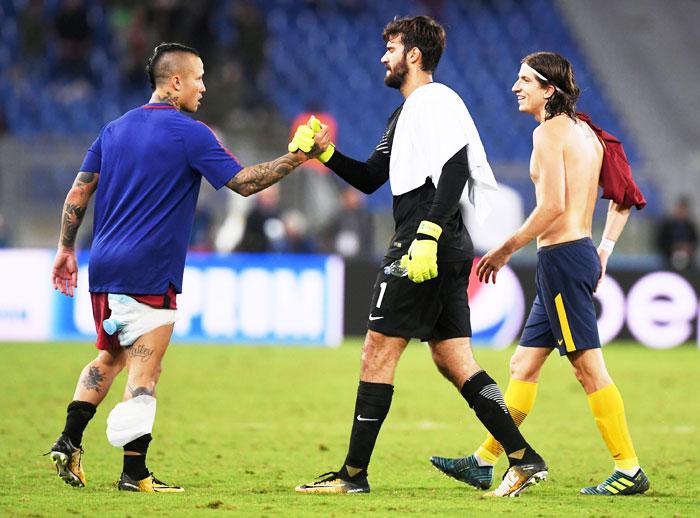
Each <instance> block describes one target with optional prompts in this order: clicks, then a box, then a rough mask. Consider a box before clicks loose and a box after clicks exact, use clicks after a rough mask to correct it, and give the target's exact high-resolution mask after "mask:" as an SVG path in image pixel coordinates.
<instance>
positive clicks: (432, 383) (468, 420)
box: [0, 340, 700, 517]
mask: <svg viewBox="0 0 700 518" xmlns="http://www.w3.org/2000/svg"><path fill="white" fill-rule="evenodd" d="M511 352H512V350H506V351H490V350H486V349H477V351H476V354H477V358H478V360H479V361H480V363H481V365H482V366H483V367H484V368H485V369H486V370H487V371H488V372H489V373H490V374H491V375H492V376H493V377H494V378H495V379H496V380H497V381H498V383H499V385H500V386H501V387H502V388H503V389H504V388H505V385H506V383H507V378H508V371H507V365H508V358H509V357H510V354H511ZM94 354H95V353H94V349H93V347H92V346H91V345H86V344H58V343H50V344H0V392H1V393H2V400H1V401H2V407H1V408H2V414H1V415H2V418H1V419H0V444H1V445H2V446H1V447H0V460H1V462H0V515H2V516H73V515H75V516H88V515H90V516H97V515H100V516H199V515H202V516H207V515H208V516H222V515H250V516H345V515H349V514H360V515H369V514H372V515H373V516H384V515H392V516H400V515H416V516H422V515H445V516H447V515H457V514H458V513H459V514H461V515H472V516H487V515H488V516H493V515H505V514H510V513H518V514H519V515H521V516H596V517H613V516H645V517H648V516H697V514H698V512H699V511H698V509H699V508H700V507H699V506H700V489H699V488H698V483H697V478H696V477H697V473H698V469H699V465H698V451H699V450H698V444H700V422H699V418H698V411H697V410H698V403H697V395H696V394H695V392H696V386H697V385H696V380H697V375H698V365H699V364H700V351H698V349H697V348H695V347H691V346H685V347H680V348H676V349H672V350H668V351H654V350H650V349H646V348H643V347H641V346H637V345H634V344H629V343H624V344H614V345H609V346H606V348H605V354H606V358H607V362H608V367H609V370H610V372H611V373H612V375H613V378H614V379H615V381H616V383H617V385H618V386H619V388H620V390H621V392H622V394H623V397H624V400H625V405H626V408H627V414H628V420H629V423H630V429H631V433H632V436H633V439H634V441H635V445H636V449H637V453H638V455H639V457H640V459H641V461H642V463H643V466H644V468H645V471H646V472H647V474H648V475H649V477H650V479H651V484H652V488H651V490H650V491H649V492H647V494H646V495H643V496H635V497H623V498H620V497H590V496H583V495H579V494H578V491H579V488H580V487H582V486H584V485H589V484H594V483H598V482H600V481H601V480H602V479H604V478H606V477H607V476H608V475H609V474H610V473H611V471H612V462H611V460H610V458H609V456H608V453H607V450H606V449H605V446H604V444H603V442H602V440H601V439H600V437H599V434H598V430H597V428H596V426H595V424H594V422H593V419H592V417H591V415H590V411H589V409H588V404H587V402H586V398H585V395H584V394H583V391H582V390H581V388H580V387H579V385H578V383H577V382H576V380H575V379H574V378H573V375H572V373H571V369H570V367H569V364H568V362H567V361H566V359H564V358H558V357H556V356H555V355H552V357H551V358H550V360H549V362H548V364H547V365H546V366H545V371H544V373H543V376H542V379H541V380H540V388H539V395H538V401H537V404H536V405H535V409H534V411H533V412H532V413H531V415H530V416H529V417H528V419H527V421H526V422H525V424H524V425H523V430H524V432H525V435H526V437H527V438H528V440H529V441H530V442H531V443H532V444H533V446H534V447H535V448H536V449H537V450H538V451H539V452H540V453H541V454H542V455H543V456H544V457H545V458H546V460H547V461H548V464H549V468H550V477H549V480H548V481H547V482H545V483H544V484H541V485H539V486H536V487H534V488H532V489H530V490H529V491H527V492H526V493H525V494H524V495H523V496H522V497H520V498H517V499H499V500H496V501H494V500H483V499H481V498H480V493H479V492H477V491H476V490H473V489H472V488H470V487H468V486H466V485H464V484H461V483H458V482H456V481H454V480H452V479H449V478H447V477H445V476H443V475H441V474H440V473H439V472H438V471H437V470H435V469H434V468H433V467H432V466H431V465H430V463H429V462H428V457H429V456H430V455H433V454H438V455H446V456H453V455H459V454H464V453H469V452H471V451H473V450H474V449H475V447H476V446H477V445H478V444H479V443H480V441H481V440H482V438H483V436H484V431H483V428H482V427H481V424H480V423H479V422H478V421H477V419H476V417H475V416H474V415H473V413H472V411H471V410H470V409H469V408H468V407H467V405H466V403H465V402H464V400H463V399H462V398H461V396H460V395H459V394H458V392H457V391H456V390H455V389H454V388H453V387H452V386H451V385H450V384H449V383H448V382H447V381H445V380H444V379H442V378H441V376H440V375H439V374H438V372H437V370H436V369H435V367H434V366H433V365H432V362H431V360H430V356H429V354H428V351H427V350H426V348H425V347H424V346H423V345H421V344H420V343H418V342H413V343H412V344H411V345H410V346H409V348H408V349H407V351H406V352H405V353H404V357H403V359H402V361H401V363H400V365H399V369H398V372H397V379H396V392H395V395H394V401H393V404H392V410H391V412H390V414H389V417H388V419H387V421H386V422H385V424H384V427H383V429H382V433H381V434H380V436H379V440H378V441H377V447H376V449H375V454H374V457H373V461H372V465H371V466H370V483H371V485H372V493H370V494H368V495H298V494H296V493H294V491H293V488H294V486H295V485H296V484H299V483H303V482H307V481H309V480H311V479H313V478H314V477H315V476H316V475H318V474H320V473H323V472H325V471H330V470H331V469H337V468H338V467H340V464H341V462H342V461H343V459H344V456H345V451H346V447H347V441H348V437H349V434H350V426H351V420H352V413H353V407H354V399H355V389H356V386H357V374H358V369H359V356H360V341H359V340H348V341H347V342H346V343H345V344H344V345H343V346H342V347H341V348H339V349H335V350H327V349H305V348H282V347H260V348H254V347H220V346H194V345H179V344H176V345H174V346H171V348H170V351H168V354H167V355H166V357H165V362H164V370H163V375H162V376H161V381H160V384H159V387H158V415H157V419H156V426H155V429H154V434H153V435H154V440H153V442H152V443H151V448H150V452H149V462H148V465H149V467H150V469H152V470H154V472H155V473H156V476H158V477H160V478H162V479H163V480H165V481H167V482H172V483H177V484H181V485H183V486H185V488H186V490H187V492H186V493H184V494H171V495H153V494H133V493H128V494H122V493H119V492H117V490H116V485H115V482H116V480H117V479H118V477H119V473H120V470H121V453H120V451H119V450H118V449H116V448H113V447H111V446H110V445H109V444H108V443H107V440H106V437H105V419H106V417H107V414H108V412H109V410H110V409H111V408H112V407H113V405H114V404H116V403H117V401H118V400H119V399H120V396H121V393H122V390H123V386H124V382H125V378H124V376H123V375H122V376H121V377H120V378H119V379H117V380H116V381H115V385H114V387H113V391H112V393H110V394H109V396H108V398H107V399H106V400H105V402H104V403H103V404H102V405H101V406H100V408H99V409H98V412H97V415H96V416H95V418H94V419H93V421H92V422H91V424H90V426H89V427H88V429H87V431H86V434H85V438H84V441H83V444H84V447H85V450H86V453H85V456H84V457H83V463H84V466H85V470H86V474H87V478H88V486H87V487H86V488H83V489H74V488H71V487H69V486H68V485H66V484H64V483H63V482H62V481H61V480H59V479H58V477H57V476H56V475H55V474H54V471H53V467H52V466H51V464H50V461H49V460H48V457H42V456H41V454H42V453H44V452H46V451H48V449H49V447H50V446H51V444H52V443H53V441H54V439H55V438H56V436H57V435H58V434H59V432H60V431H61V429H62V427H63V422H64V417H65V407H66V405H67V403H68V402H69V400H70V398H71V395H72V393H73V389H74V385H75V382H76V377H77V375H78V374H79V372H80V370H81V368H82V367H83V365H84V364H85V363H86V362H87V361H89V360H90V359H91V358H92V357H93V356H94ZM504 469H505V462H504V461H503V460H502V461H501V463H500V464H499V465H498V467H497V473H498V474H499V476H500V474H501V473H503V471H504Z"/></svg>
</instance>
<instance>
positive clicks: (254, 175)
mask: <svg viewBox="0 0 700 518" xmlns="http://www.w3.org/2000/svg"><path fill="white" fill-rule="evenodd" d="M305 161H306V160H305V159H304V158H302V157H300V156H298V155H297V154H295V153H287V154H286V155H284V156H281V157H279V158H277V159H275V160H272V161H270V162H263V163H262V164H257V165H252V166H250V167H245V168H243V169H241V170H240V171H239V172H238V174H236V176H234V177H233V178H231V179H230V180H229V181H228V183H227V184H226V187H228V188H229V189H231V190H232V191H235V192H237V193H239V194H242V195H243V196H250V195H251V194H255V193H256V192H260V191H262V190H263V189H265V188H267V187H269V186H270V185H272V184H274V183H277V182H279V181H280V180H281V179H282V178H284V177H285V176H287V175H288V174H289V173H291V172H292V171H293V170H294V169H296V168H297V167H298V166H299V165H301V164H303V163H304V162H305Z"/></svg>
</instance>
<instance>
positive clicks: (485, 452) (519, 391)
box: [475, 378, 537, 464]
mask: <svg viewBox="0 0 700 518" xmlns="http://www.w3.org/2000/svg"><path fill="white" fill-rule="evenodd" d="M536 397H537V383H531V382H529V381H520V380H516V379H513V378H511V379H510V382H509V383H508V388H507V389H506V393H505V395H504V396H503V399H505V401H506V406H507V407H508V411H509V412H510V415H511V416H512V417H513V421H515V424H516V426H520V424H521V423H522V422H523V421H524V420H525V418H526V417H527V414H529V413H530V410H532V407H533V406H534V404H535V398H536ZM501 453H503V446H501V443H499V442H498V441H497V440H496V438H495V437H494V436H493V435H491V434H490V433H489V434H487V436H486V440H485V441H484V442H483V443H482V444H481V446H479V448H478V449H477V450H476V452H475V454H476V455H478V456H479V457H481V458H482V459H484V460H485V461H486V462H490V463H491V464H496V463H497V462H498V457H500V456H501Z"/></svg>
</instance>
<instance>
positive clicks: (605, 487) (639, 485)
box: [581, 468, 649, 496]
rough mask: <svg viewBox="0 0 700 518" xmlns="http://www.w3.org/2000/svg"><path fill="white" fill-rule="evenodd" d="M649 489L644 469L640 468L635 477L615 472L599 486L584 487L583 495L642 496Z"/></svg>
mask: <svg viewBox="0 0 700 518" xmlns="http://www.w3.org/2000/svg"><path fill="white" fill-rule="evenodd" d="M647 489H649V479H648V478H647V476H646V474H645V473H644V472H643V471H642V468H639V471H637V473H636V474H635V475H634V476H633V477H630V476H628V475H625V474H624V473H622V472H621V471H617V470H615V471H614V472H613V474H612V475H610V476H609V477H608V478H607V479H606V480H605V481H604V482H602V483H601V484H598V485H597V486H592V487H584V488H583V489H581V493H582V494H584V495H598V496H626V495H641V494H642V493H644V492H645V491H646V490H647Z"/></svg>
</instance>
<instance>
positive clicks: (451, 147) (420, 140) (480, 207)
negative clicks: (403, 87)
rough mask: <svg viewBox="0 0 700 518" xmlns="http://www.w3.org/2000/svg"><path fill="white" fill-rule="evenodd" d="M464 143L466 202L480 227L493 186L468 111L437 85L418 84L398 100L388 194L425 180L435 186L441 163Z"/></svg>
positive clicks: (441, 85)
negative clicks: (389, 190) (401, 107)
mask: <svg viewBox="0 0 700 518" xmlns="http://www.w3.org/2000/svg"><path fill="white" fill-rule="evenodd" d="M465 145H466V146H467V160H468V161H469V180H468V182H467V188H468V192H469V202H470V203H471V204H472V205H473V206H474V209H475V216H476V219H477V222H478V223H479V224H480V225H481V224H482V223H483V222H484V220H485V219H486V218H487V217H488V215H489V213H490V212H491V204H490V203H489V199H488V194H487V192H488V191H495V190H497V189H498V184H497V183H496V178H494V176H493V171H491V166H490V165H489V163H488V160H487V159H486V152H485V151H484V146H483V144H482V143H481V138H480V137H479V132H478V131H477V129H476V126H475V125H474V121H473V120H472V117H471V115H470V114H469V110H467V107H466V106H465V105H464V102H463V101H462V99H461V98H460V97H459V95H457V94H456V93H455V92H454V91H453V90H451V89H450V88H448V87H447V86H445V85H443V84H440V83H429V84H427V85H424V86H421V87H420V88H417V89H416V90H415V91H414V92H413V93H412V94H411V95H409V96H408V99H406V102H405V103H404V106H403V109H402V110H401V114H400V115H399V120H398V121H397V123H396V132H395V134H394V141H393V144H392V147H391V161H390V165H389V180H390V183H391V192H392V194H393V195H394V196H399V195H401V194H404V193H407V192H409V191H412V190H413V189H416V188H418V187H420V186H421V185H423V184H424V183H425V179H426V178H430V179H431V180H432V182H433V184H434V185H435V186H436V187H437V185H438V182H439V180H440V174H441V173H442V167H443V166H444V165H445V162H447V161H448V160H449V159H450V158H452V156H454V154H455V153H456V152H457V151H459V150H460V149H461V148H462V147H464V146H465Z"/></svg>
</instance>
